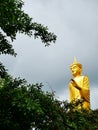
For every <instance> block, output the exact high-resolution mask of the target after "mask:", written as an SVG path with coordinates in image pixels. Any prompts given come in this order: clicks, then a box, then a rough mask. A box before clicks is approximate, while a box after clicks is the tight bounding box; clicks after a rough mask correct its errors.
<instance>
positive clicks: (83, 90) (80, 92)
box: [69, 76, 90, 109]
mask: <svg viewBox="0 0 98 130" xmlns="http://www.w3.org/2000/svg"><path fill="white" fill-rule="evenodd" d="M74 80H75V82H76V84H77V85H78V86H79V87H80V89H77V88H76V87H75V86H73V85H72V84H71V83H70V84H69V89H70V101H71V102H72V101H75V100H77V99H83V106H82V107H83V108H84V109H90V87H89V79H88V77H87V76H79V77H75V78H74Z"/></svg>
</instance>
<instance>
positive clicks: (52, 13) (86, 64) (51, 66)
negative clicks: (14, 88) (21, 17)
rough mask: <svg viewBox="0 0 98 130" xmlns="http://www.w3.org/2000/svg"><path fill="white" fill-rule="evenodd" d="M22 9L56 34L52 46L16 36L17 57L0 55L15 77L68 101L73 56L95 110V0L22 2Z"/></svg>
mask: <svg viewBox="0 0 98 130" xmlns="http://www.w3.org/2000/svg"><path fill="white" fill-rule="evenodd" d="M24 2H25V5H24V7H23V9H24V10H25V12H26V13H28V14H29V15H30V17H32V18H33V20H34V21H35V22H38V23H41V24H43V25H44V26H48V28H49V31H51V32H54V33H55V34H56V35H57V41H56V43H55V44H51V46H50V47H45V46H44V44H43V43H42V42H41V40H40V39H36V40H34V38H29V37H28V36H25V35H17V40H16V41H14V43H13V46H14V48H15V51H16V52H17V53H18V55H17V57H16V58H14V57H12V56H0V58H1V61H2V62H3V63H4V65H5V66H6V67H7V68H8V70H9V73H10V74H12V75H13V76H14V77H21V78H25V79H26V80H27V81H28V82H29V83H36V82H39V83H40V82H42V83H43V84H44V86H43V89H44V90H48V91H55V93H56V97H57V98H59V99H60V100H68V101H69V89H68V84H69V80H70V78H72V75H71V73H70V69H69V67H70V64H72V63H73V59H74V56H75V57H76V58H77V60H78V61H79V62H80V63H82V65H83V75H88V76H89V79H90V89H91V91H90V94H91V108H92V109H96V108H98V102H97V100H98V61H97V56H98V50H97V48H98V43H97V42H98V0H24Z"/></svg>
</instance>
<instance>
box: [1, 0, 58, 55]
mask: <svg viewBox="0 0 98 130" xmlns="http://www.w3.org/2000/svg"><path fill="white" fill-rule="evenodd" d="M23 5H24V2H23V1H22V0H0V54H11V55H14V56H15V55H16V53H15V52H14V49H13V47H12V45H11V44H10V41H9V40H8V38H10V39H11V41H13V40H15V39H16V35H17V33H24V34H25V35H28V36H30V37H31V36H34V38H40V39H41V40H42V42H43V43H45V46H48V45H50V43H51V42H55V41H56V35H55V34H54V33H51V32H49V31H48V28H47V27H45V26H43V25H42V24H38V23H36V22H33V19H32V18H30V17H29V15H28V14H26V13H25V12H24V11H23V10H22V7H23Z"/></svg>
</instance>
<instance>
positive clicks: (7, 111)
mask: <svg viewBox="0 0 98 130" xmlns="http://www.w3.org/2000/svg"><path fill="white" fill-rule="evenodd" d="M75 107H76V104H70V103H68V102H67V101H59V100H57V99H55V95H54V93H49V92H46V93H45V92H44V91H42V84H35V85H34V84H32V85H30V84H27V82H26V81H25V80H24V79H23V80H22V79H20V78H18V79H16V78H15V79H13V78H12V77H11V76H6V77H5V78H1V79H0V129H5V130H8V129H13V130H24V129H25V130H30V129H31V128H36V130H50V129H51V130H59V129H60V130H79V129H81V130H97V129H98V114H97V113H98V110H90V111H88V110H84V109H83V110H75V109H74V108H75Z"/></svg>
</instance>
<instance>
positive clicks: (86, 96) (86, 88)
mask: <svg viewBox="0 0 98 130" xmlns="http://www.w3.org/2000/svg"><path fill="white" fill-rule="evenodd" d="M80 92H81V96H82V97H83V98H84V99H85V100H86V101H88V102H89V100H90V89H89V79H88V77H87V76H84V78H83V86H82V89H81V91H80Z"/></svg>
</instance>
